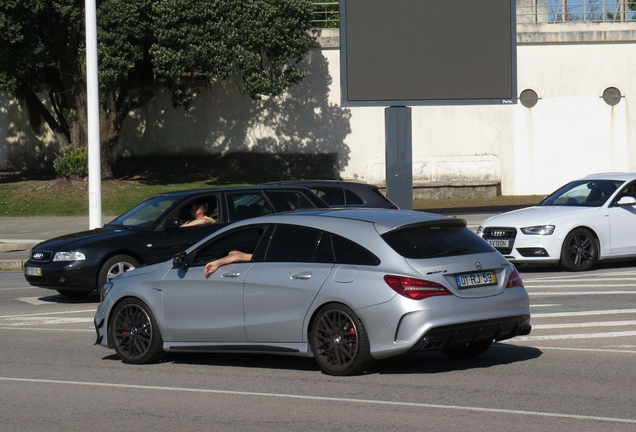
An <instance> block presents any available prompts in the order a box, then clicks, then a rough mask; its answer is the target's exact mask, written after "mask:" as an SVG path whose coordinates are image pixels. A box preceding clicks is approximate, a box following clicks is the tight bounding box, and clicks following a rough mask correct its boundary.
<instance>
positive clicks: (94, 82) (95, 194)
mask: <svg viewBox="0 0 636 432" xmlns="http://www.w3.org/2000/svg"><path fill="white" fill-rule="evenodd" d="M85 7H86V90H87V91H86V93H87V101H86V102H87V103H86V106H87V110H88V113H87V114H88V216H89V227H90V229H94V228H99V227H101V226H102V183H101V182H102V165H101V149H100V143H99V141H100V140H99V83H98V75H97V7H96V6H95V0H85Z"/></svg>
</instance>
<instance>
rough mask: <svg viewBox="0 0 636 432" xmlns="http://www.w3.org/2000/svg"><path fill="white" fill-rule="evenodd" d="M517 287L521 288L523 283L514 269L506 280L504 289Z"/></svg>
mask: <svg viewBox="0 0 636 432" xmlns="http://www.w3.org/2000/svg"><path fill="white" fill-rule="evenodd" d="M518 286H523V281H522V280H521V276H520V275H519V272H518V271H517V269H515V270H514V271H513V272H512V273H511V274H510V277H509V278H508V282H507V283H506V288H513V287H518Z"/></svg>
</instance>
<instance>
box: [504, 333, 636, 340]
mask: <svg viewBox="0 0 636 432" xmlns="http://www.w3.org/2000/svg"><path fill="white" fill-rule="evenodd" d="M625 336H636V331H628V332H609V333H584V334H564V335H546V336H517V337H515V340H518V341H538V340H567V339H598V338H616V337H625Z"/></svg>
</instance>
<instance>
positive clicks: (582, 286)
mask: <svg viewBox="0 0 636 432" xmlns="http://www.w3.org/2000/svg"><path fill="white" fill-rule="evenodd" d="M605 285H611V286H612V287H613V288H634V289H636V283H631V284H615V283H607V284H605ZM598 287H599V284H589V285H572V284H566V285H553V284H547V285H545V286H544V285H524V288H525V289H550V288H554V289H559V288H571V289H575V288H597V289H598ZM635 292H636V291H635Z"/></svg>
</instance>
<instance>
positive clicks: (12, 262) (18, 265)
mask: <svg viewBox="0 0 636 432" xmlns="http://www.w3.org/2000/svg"><path fill="white" fill-rule="evenodd" d="M26 262H27V260H25V259H7V260H0V272H3V271H21V270H24V263H26Z"/></svg>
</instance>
